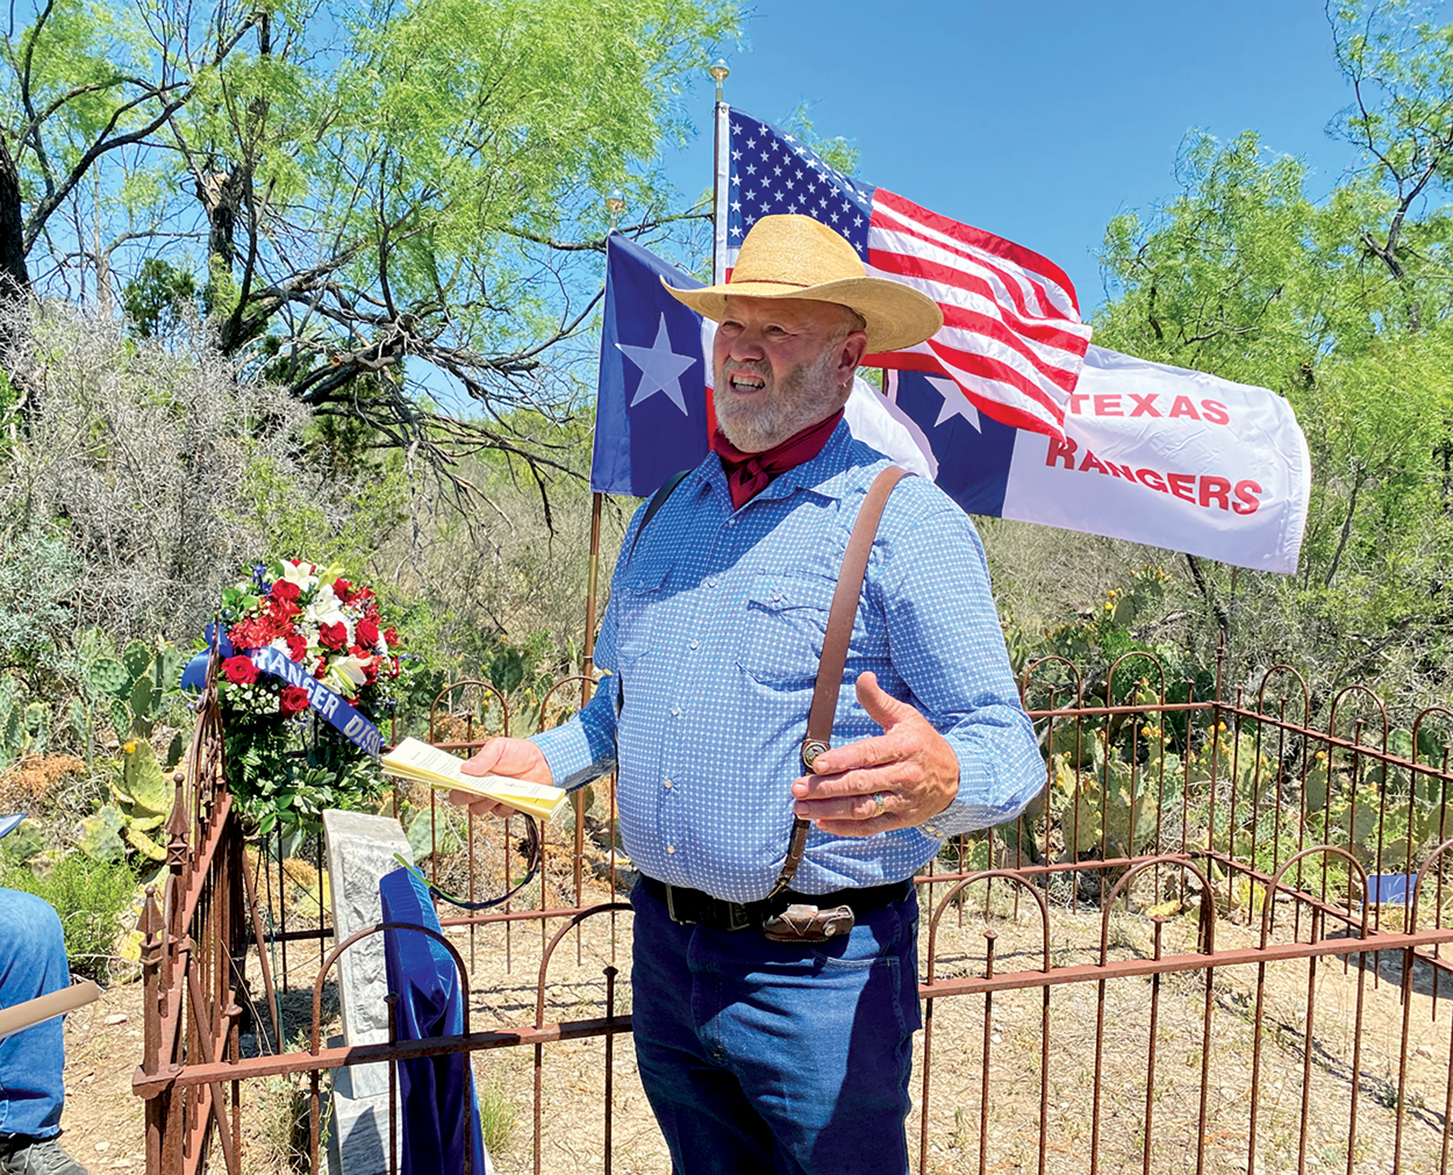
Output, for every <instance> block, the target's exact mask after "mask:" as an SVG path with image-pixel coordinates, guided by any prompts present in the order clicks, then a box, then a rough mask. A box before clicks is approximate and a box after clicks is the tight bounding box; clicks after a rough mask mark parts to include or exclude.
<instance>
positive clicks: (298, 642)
mask: <svg viewBox="0 0 1453 1175" xmlns="http://www.w3.org/2000/svg"><path fill="white" fill-rule="evenodd" d="M287 642H288V656H289V657H290V658H292V659H293V660H294V661H302V659H303V658H304V657H306V656H307V655H308V642H307V641H305V640H304V639H303V638H302V637H301V636H299V635H298V634H297V633H295V632H290V633H288V635H287Z"/></svg>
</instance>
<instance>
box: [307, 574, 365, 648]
mask: <svg viewBox="0 0 1453 1175" xmlns="http://www.w3.org/2000/svg"><path fill="white" fill-rule="evenodd" d="M303 619H304V620H305V621H307V622H308V623H310V624H315V625H323V624H342V625H345V626H346V627H347V629H348V643H349V644H352V643H353V622H352V621H351V620H350V619H349V618H348V613H346V612H345V611H343V603H342V601H341V600H339V599H338V597H337V596H336V595H334V594H333V585H332V584H331V583H325V584H321V585H319V587H318V590H317V592H315V593H314V595H313V600H312V603H310V604H309V605H308V606H307V607H306V608H304V609H303Z"/></svg>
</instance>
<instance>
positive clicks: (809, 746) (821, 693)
mask: <svg viewBox="0 0 1453 1175" xmlns="http://www.w3.org/2000/svg"><path fill="white" fill-rule="evenodd" d="M906 474H907V471H906V470H903V469H899V468H898V467H897V466H896V465H890V466H889V467H888V468H887V469H885V470H883V472H882V473H880V474H878V476H877V477H876V478H874V479H873V484H872V485H871V486H870V487H869V488H868V494H867V497H865V498H864V499H863V505H862V508H861V509H860V510H859V511H858V517H857V520H856V521H855V522H854V523H853V533H852V535H851V536H850V537H849V538H848V549H847V551H846V552H845V553H844V555H843V565H842V570H841V571H840V572H839V573H838V581H837V587H836V588H835V589H834V591H833V594H832V607H831V609H830V610H829V611H828V614H827V636H826V638H825V639H824V640H823V642H822V656H821V657H820V658H819V659H818V663H817V686H816V688H815V689H814V690H813V691H812V707H811V709H809V710H808V712H807V737H806V738H804V739H803V740H802V765H803V766H804V767H805V768H806V769H807V770H808V771H811V770H812V764H813V761H814V760H815V759H816V758H817V757H818V755H820V754H822V753H823V751H825V750H827V749H828V747H830V746H831V745H832V720H833V716H834V715H835V714H836V713H837V701H838V694H839V692H840V691H841V689H842V680H843V670H844V669H846V668H847V663H848V642H849V640H850V639H851V638H852V635H853V617H854V616H856V615H857V611H858V598H859V597H860V596H861V595H862V593H863V576H864V575H865V574H866V573H867V570H868V556H869V555H870V554H871V553H872V550H873V540H874V539H875V538H876V537H877V534H878V522H879V520H880V519H881V518H882V517H883V507H884V506H885V505H887V503H888V495H889V494H891V493H892V492H893V487H894V486H896V485H897V484H898V482H899V479H901V478H903V477H904V476H906ZM638 533H639V532H638ZM808 828H809V824H808V822H807V821H806V820H803V819H801V818H800V817H799V818H797V819H795V820H793V822H792V839H791V842H790V843H789V845H788V848H787V859H786V860H785V861H784V862H783V863H782V872H781V873H780V874H778V876H777V881H776V883H775V884H774V885H773V886H772V892H771V893H770V894H769V895H768V897H769V898H770V897H776V896H777V894H779V893H781V892H782V891H783V890H784V889H786V888H787V884H788V882H790V881H791V880H792V878H793V875H794V874H796V872H797V866H798V865H799V864H801V862H802V854H803V852H804V851H805V850H806V848H807V832H808Z"/></svg>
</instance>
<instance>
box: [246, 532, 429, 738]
mask: <svg viewBox="0 0 1453 1175" xmlns="http://www.w3.org/2000/svg"><path fill="white" fill-rule="evenodd" d="M222 622H223V625H224V626H225V631H226V634H227V639H228V642H229V644H230V646H231V647H230V651H229V650H228V649H225V648H224V649H223V652H224V653H227V654H228V655H227V656H226V657H225V659H224V660H223V662H222V667H221V668H222V677H223V679H224V680H225V681H226V682H227V683H229V684H230V685H233V686H251V685H254V684H255V683H256V682H257V680H258V677H259V676H260V671H259V669H258V667H257V665H256V664H255V663H254V662H253V660H252V658H251V657H249V656H247V655H246V654H247V653H249V652H250V651H252V650H255V649H263V648H272V649H276V650H277V651H278V652H280V653H282V654H284V655H285V656H287V658H288V659H289V660H290V661H293V662H296V663H297V664H299V665H300V666H302V667H303V668H304V669H305V670H306V672H307V673H309V674H310V675H311V676H312V677H314V678H316V679H317V680H318V681H320V682H321V683H322V684H324V685H326V686H327V687H328V688H329V689H331V690H333V691H334V692H335V693H338V694H340V695H342V697H343V698H345V699H346V700H347V701H349V702H352V701H354V700H356V699H359V698H360V697H362V698H363V699H365V700H372V696H376V694H378V693H381V692H382V691H381V690H379V689H378V688H377V687H378V684H379V679H380V677H383V678H390V679H391V678H396V677H398V676H399V672H400V666H399V657H398V656H397V655H396V654H395V653H394V652H393V650H394V648H395V647H396V646H397V645H398V643H399V635H398V632H397V630H395V629H393V628H381V627H380V624H381V621H380V619H379V613H378V601H377V599H376V598H375V596H374V593H373V589H372V588H368V587H357V586H355V585H353V584H352V583H350V582H349V581H348V580H346V579H344V578H343V577H342V568H340V567H323V566H320V565H318V564H315V563H302V562H299V561H297V560H293V559H283V560H281V561H280V562H277V563H273V564H270V565H264V564H258V565H257V566H256V567H254V568H253V573H252V578H251V579H250V580H244V581H243V582H241V583H238V584H234V585H233V586H231V587H229V588H225V589H223V592H222ZM308 706H309V699H308V691H307V690H305V689H303V687H301V686H298V685H285V686H284V687H283V688H282V690H281V692H280V693H279V694H278V702H277V709H278V710H279V711H280V712H281V714H282V715H283V717H285V718H291V717H293V716H294V715H297V714H301V713H302V712H304V711H305V710H307V709H308Z"/></svg>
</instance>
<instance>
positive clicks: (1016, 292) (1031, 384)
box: [726, 110, 1090, 437]
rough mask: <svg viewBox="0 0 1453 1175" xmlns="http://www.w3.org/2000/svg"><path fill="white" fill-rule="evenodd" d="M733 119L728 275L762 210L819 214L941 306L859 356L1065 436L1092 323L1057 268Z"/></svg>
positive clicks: (750, 121) (870, 259)
mask: <svg viewBox="0 0 1453 1175" xmlns="http://www.w3.org/2000/svg"><path fill="white" fill-rule="evenodd" d="M729 117H730V128H731V130H730V134H729V135H728V136H727V138H728V151H729V160H728V168H727V176H728V182H729V183H730V188H729V196H728V198H727V222H726V223H727V231H726V239H727V255H726V264H727V269H728V272H730V270H731V268H732V267H733V266H734V265H735V264H736V255H737V250H738V248H739V247H740V246H741V243H742V238H743V237H745V236H746V235H747V230H749V229H750V228H751V227H752V225H753V224H755V223H756V222H757V220H758V219H759V218H760V217H763V216H769V215H773V214H776V213H781V212H796V213H801V214H803V215H806V216H811V217H814V218H815V219H817V220H820V221H822V222H823V223H824V224H826V225H828V226H829V227H831V228H834V229H836V230H837V231H838V232H839V233H841V234H842V235H843V236H844V237H846V238H847V239H848V241H850V242H851V243H852V246H853V248H855V249H856V250H857V251H858V255H859V256H860V257H862V259H863V262H864V264H865V265H866V267H867V270H868V273H869V274H871V275H874V276H877V277H886V278H892V279H893V280H895V281H901V282H903V283H905V284H907V285H910V286H912V287H914V288H915V289H917V290H920V291H922V292H923V293H925V294H927V295H928V296H929V297H930V298H932V299H933V300H934V301H935V302H937V303H938V305H939V307H940V308H941V309H942V310H943V319H944V325H943V328H942V329H941V330H940V331H939V332H938V333H937V334H936V335H934V336H933V338H931V339H929V340H928V341H927V342H926V343H920V344H919V345H918V346H916V347H911V348H907V349H905V350H903V351H895V352H893V353H892V354H887V355H869V356H868V357H867V358H866V359H865V360H864V362H865V363H867V364H868V365H869V366H874V367H892V368H900V369H904V370H911V371H924V372H928V373H929V374H931V375H937V376H946V377H948V378H949V379H951V380H953V381H954V383H956V384H957V385H958V387H959V388H960V389H961V390H962V391H963V393H964V395H965V396H967V397H968V399H969V401H970V402H971V403H972V404H973V405H974V406H975V407H976V408H978V409H980V410H981V411H983V412H984V413H985V414H986V415H988V416H991V417H993V418H994V419H995V420H998V421H1001V422H1002V423H1004V424H1010V425H1013V426H1014V427H1016V428H1024V429H1029V430H1031V431H1033V432H1041V433H1048V434H1050V435H1051V436H1057V437H1059V436H1062V435H1063V431H1062V430H1063V426H1064V410H1065V405H1066V404H1067V403H1068V402H1069V395H1070V392H1072V391H1073V390H1074V387H1075V383H1076V381H1077V380H1078V379H1079V376H1080V367H1081V365H1082V364H1083V362H1084V358H1085V349H1086V348H1087V347H1088V346H1089V344H1090V328H1089V327H1088V326H1086V325H1085V324H1084V323H1082V322H1081V321H1080V307H1079V302H1078V301H1077V300H1076V298H1075V289H1074V286H1073V285H1071V284H1070V279H1069V278H1068V277H1067V276H1065V274H1064V272H1063V271H1062V270H1061V269H1060V268H1059V267H1058V266H1057V265H1055V264H1054V263H1053V262H1051V261H1048V260H1046V259H1045V258H1043V257H1041V256H1039V254H1037V253H1034V252H1031V251H1030V250H1028V249H1024V248H1021V247H1020V246H1019V245H1016V244H1014V243H1013V242H1012V241H1006V240H1004V239H1003V238H1002V237H996V236H994V235H993V234H992V233H986V232H983V231H982V230H980V229H976V228H970V227H969V226H968V225H966V224H960V223H958V222H957V221H954V220H950V219H949V218H948V217H945V216H939V215H938V214H937V213H934V212H930V211H928V210H927V209H925V208H920V207H919V206H918V205H916V204H914V203H912V202H911V201H908V200H905V199H904V198H903V197H902V196H897V195H894V194H893V193H892V192H890V191H888V190H887V189H885V188H873V187H869V186H867V185H865V184H860V183H857V182H856V181H854V180H852V179H850V178H848V177H847V176H845V175H843V174H842V173H841V172H839V171H836V170H835V169H833V168H831V167H829V166H828V165H827V164H826V163H824V162H823V161H822V160H821V159H820V158H818V156H817V154H816V153H815V152H814V151H812V150H811V149H810V148H809V147H807V146H806V145H805V144H803V143H802V142H800V141H798V140H797V139H796V138H795V137H794V136H792V135H789V134H787V133H785V132H784V131H781V130H779V129H777V128H776V127H774V126H772V125H770V124H769V123H765V122H759V121H757V120H756V119H754V118H751V117H749V116H747V115H745V114H743V113H742V112H741V111H739V110H733V111H731V112H730V116H729Z"/></svg>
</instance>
